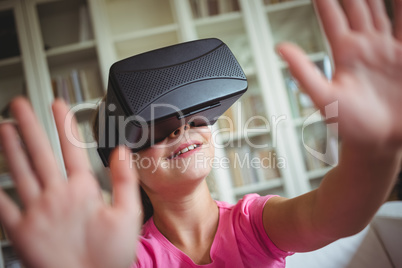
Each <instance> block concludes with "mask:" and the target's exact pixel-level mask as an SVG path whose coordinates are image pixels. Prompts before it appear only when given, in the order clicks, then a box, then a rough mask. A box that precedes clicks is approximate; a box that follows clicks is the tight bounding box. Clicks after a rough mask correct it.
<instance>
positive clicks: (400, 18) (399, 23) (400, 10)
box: [394, 0, 402, 42]
mask: <svg viewBox="0 0 402 268" xmlns="http://www.w3.org/2000/svg"><path fill="white" fill-rule="evenodd" d="M394 36H395V38H396V39H397V40H399V41H401V42H402V0H395V1H394Z"/></svg>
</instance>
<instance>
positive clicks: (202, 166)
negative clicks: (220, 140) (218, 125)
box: [132, 125, 214, 193]
mask: <svg viewBox="0 0 402 268" xmlns="http://www.w3.org/2000/svg"><path fill="white" fill-rule="evenodd" d="M213 157H214V146H213V142H212V139H211V130H210V128H209V127H207V126H204V127H190V126H189V125H186V126H182V127H181V128H179V129H177V130H176V131H175V132H173V133H171V134H170V135H169V136H168V137H166V138H165V139H164V140H163V141H161V142H159V143H157V144H155V145H153V146H152V147H149V148H147V149H144V150H142V151H140V152H138V154H137V155H134V156H133V162H132V163H133V164H136V165H137V168H138V172H139V175H140V180H141V184H142V185H143V186H144V188H145V189H146V190H148V191H155V192H157V193H158V192H160V191H162V192H163V191H167V190H174V189H183V187H184V188H185V186H186V185H187V186H189V187H191V186H194V185H196V184H197V183H199V182H201V181H202V180H203V179H204V178H205V177H206V176H207V175H208V174H209V172H210V171H211V165H210V162H211V161H212V158H213Z"/></svg>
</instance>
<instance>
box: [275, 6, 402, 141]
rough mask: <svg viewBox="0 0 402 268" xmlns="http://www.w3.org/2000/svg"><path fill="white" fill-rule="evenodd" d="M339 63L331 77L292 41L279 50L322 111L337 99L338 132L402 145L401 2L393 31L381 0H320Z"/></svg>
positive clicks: (346, 137)
mask: <svg viewBox="0 0 402 268" xmlns="http://www.w3.org/2000/svg"><path fill="white" fill-rule="evenodd" d="M315 5H316V8H317V11H318V13H319V15H320V18H321V22H322V25H323V28H324V30H325V32H326V35H327V38H328V41H329V44H330V46H331V50H332V55H333V59H334V65H335V73H334V75H333V78H332V81H328V80H327V79H325V78H324V76H322V75H321V74H320V73H319V72H317V71H316V68H315V66H314V65H313V64H312V63H310V62H309V61H308V59H307V57H306V56H305V55H304V53H303V52H302V51H301V50H300V49H299V48H298V47H296V46H294V45H292V44H286V43H285V44H281V45H280V46H279V47H278V50H279V51H280V52H281V54H282V56H283V58H284V59H285V60H286V61H287V62H288V63H289V68H290V70H291V72H292V74H293V76H294V77H295V78H296V79H297V80H299V82H300V83H301V84H302V85H303V87H304V88H305V89H306V92H307V93H308V94H309V95H310V97H311V98H312V100H313V101H314V103H315V104H316V106H317V107H318V108H320V110H321V111H322V112H323V113H324V112H325V106H326V105H329V104H330V103H333V102H338V108H339V116H338V122H339V133H340V135H341V137H342V139H343V140H344V141H346V142H349V144H351V143H354V144H358V145H363V146H366V145H368V144H370V145H374V146H376V145H384V144H386V145H392V146H393V145H395V144H398V145H400V144H401V143H402V120H401V119H400V116H401V115H402V105H401V101H402V1H401V0H397V1H394V10H395V14H394V17H395V23H394V29H393V28H392V26H391V23H390V21H389V19H388V18H387V15H386V12H385V8H384V4H383V1H382V0H345V1H343V5H344V11H345V12H343V10H342V8H341V7H340V6H339V4H338V1H336V0H316V1H315Z"/></svg>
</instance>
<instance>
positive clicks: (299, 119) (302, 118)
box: [293, 110, 325, 127]
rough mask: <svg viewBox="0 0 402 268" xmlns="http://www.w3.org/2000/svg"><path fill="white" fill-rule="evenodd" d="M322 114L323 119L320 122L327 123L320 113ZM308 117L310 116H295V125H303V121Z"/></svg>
mask: <svg viewBox="0 0 402 268" xmlns="http://www.w3.org/2000/svg"><path fill="white" fill-rule="evenodd" d="M317 111H318V110H317ZM320 116H321V120H320V121H318V122H323V123H325V120H324V119H323V117H322V115H320ZM307 118H309V116H305V117H299V118H295V119H293V124H294V125H295V127H302V126H303V123H304V122H305V121H306V120H307Z"/></svg>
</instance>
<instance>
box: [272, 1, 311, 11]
mask: <svg viewBox="0 0 402 268" xmlns="http://www.w3.org/2000/svg"><path fill="white" fill-rule="evenodd" d="M310 4H311V0H293V1H287V2H281V3H276V4H270V5H267V6H266V8H265V10H266V12H267V13H272V12H276V11H281V10H286V9H289V8H295V7H301V6H306V5H310Z"/></svg>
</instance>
